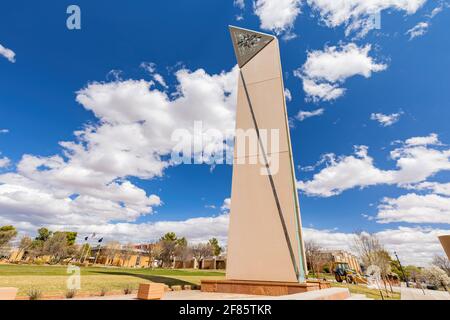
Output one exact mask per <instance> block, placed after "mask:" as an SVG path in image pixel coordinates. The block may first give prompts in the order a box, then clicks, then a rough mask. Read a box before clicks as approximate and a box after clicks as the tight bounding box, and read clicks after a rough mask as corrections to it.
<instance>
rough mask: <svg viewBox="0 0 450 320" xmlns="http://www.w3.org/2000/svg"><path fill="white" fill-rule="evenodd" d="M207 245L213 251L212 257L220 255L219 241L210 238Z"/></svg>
mask: <svg viewBox="0 0 450 320" xmlns="http://www.w3.org/2000/svg"><path fill="white" fill-rule="evenodd" d="M209 244H210V245H211V247H212V249H213V255H214V256H216V257H218V256H220V254H221V253H222V250H223V249H222V247H221V246H220V245H219V240H217V239H216V238H212V239H210V240H209Z"/></svg>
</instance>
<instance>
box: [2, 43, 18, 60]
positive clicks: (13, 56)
mask: <svg viewBox="0 0 450 320" xmlns="http://www.w3.org/2000/svg"><path fill="white" fill-rule="evenodd" d="M0 56H3V57H5V58H6V59H8V61H9V62H12V63H14V62H16V53H15V52H14V51H12V50H11V49H8V48H6V47H4V46H2V45H1V44H0Z"/></svg>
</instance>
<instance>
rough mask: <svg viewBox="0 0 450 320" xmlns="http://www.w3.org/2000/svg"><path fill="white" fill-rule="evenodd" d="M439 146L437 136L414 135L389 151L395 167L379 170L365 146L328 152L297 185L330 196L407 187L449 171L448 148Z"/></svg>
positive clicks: (302, 188)
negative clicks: (382, 186) (309, 176)
mask: <svg viewBox="0 0 450 320" xmlns="http://www.w3.org/2000/svg"><path fill="white" fill-rule="evenodd" d="M431 144H434V145H439V144H440V142H439V140H438V137H437V135H435V134H432V135H430V136H428V137H414V138H411V139H408V140H406V142H405V143H403V145H402V146H400V147H398V148H396V149H394V150H392V151H391V152H390V158H391V160H394V161H395V162H396V169H395V170H382V169H379V168H377V167H376V166H375V164H374V160H373V158H372V157H370V156H369V155H368V147H367V146H357V147H356V148H355V152H354V154H353V155H350V156H341V157H336V156H335V155H334V154H328V155H327V160H328V161H327V166H326V168H324V169H322V170H321V171H320V172H318V173H316V174H315V175H314V176H313V178H312V179H311V180H309V181H300V182H298V184H297V185H298V188H299V189H300V190H302V191H304V192H305V193H306V194H308V195H312V196H321V197H330V196H334V195H338V194H340V193H342V192H343V191H345V190H348V189H352V188H356V187H360V188H364V187H368V186H373V185H378V184H390V185H398V186H404V187H407V186H408V185H410V184H416V183H420V182H424V181H426V180H427V179H428V178H429V177H432V176H433V175H435V174H436V173H438V172H440V171H445V170H450V159H449V158H450V149H443V150H441V149H442V148H440V149H439V148H433V147H431V146H430V145H431Z"/></svg>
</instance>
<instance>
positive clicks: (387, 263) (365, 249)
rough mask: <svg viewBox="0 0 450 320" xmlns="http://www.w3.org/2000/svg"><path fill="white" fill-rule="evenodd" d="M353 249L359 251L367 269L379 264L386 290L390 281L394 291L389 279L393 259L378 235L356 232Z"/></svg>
mask: <svg viewBox="0 0 450 320" xmlns="http://www.w3.org/2000/svg"><path fill="white" fill-rule="evenodd" d="M353 250H354V251H355V252H357V254H358V256H359V258H360V259H361V261H362V263H363V265H364V267H365V268H366V269H367V268H369V267H370V266H377V267H378V268H379V269H380V276H381V279H382V280H383V283H384V287H385V290H386V292H387V287H386V283H389V286H390V287H391V292H392V291H393V290H392V285H391V282H390V280H389V274H390V273H391V261H392V259H391V257H390V255H389V253H388V252H387V251H386V250H385V249H384V247H383V245H382V244H381V243H380V241H379V239H378V238H377V236H376V235H375V234H370V233H367V232H359V233H356V234H355V237H354V241H353Z"/></svg>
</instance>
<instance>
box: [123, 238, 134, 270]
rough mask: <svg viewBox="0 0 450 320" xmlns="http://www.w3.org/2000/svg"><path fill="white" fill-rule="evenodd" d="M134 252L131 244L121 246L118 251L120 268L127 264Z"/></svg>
mask: <svg viewBox="0 0 450 320" xmlns="http://www.w3.org/2000/svg"><path fill="white" fill-rule="evenodd" d="M133 252H134V245H133V244H132V243H127V244H126V245H123V246H122V247H121V249H120V258H121V259H122V261H123V264H122V266H124V265H125V264H127V263H128V262H129V260H130V258H131V256H132V255H133Z"/></svg>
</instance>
